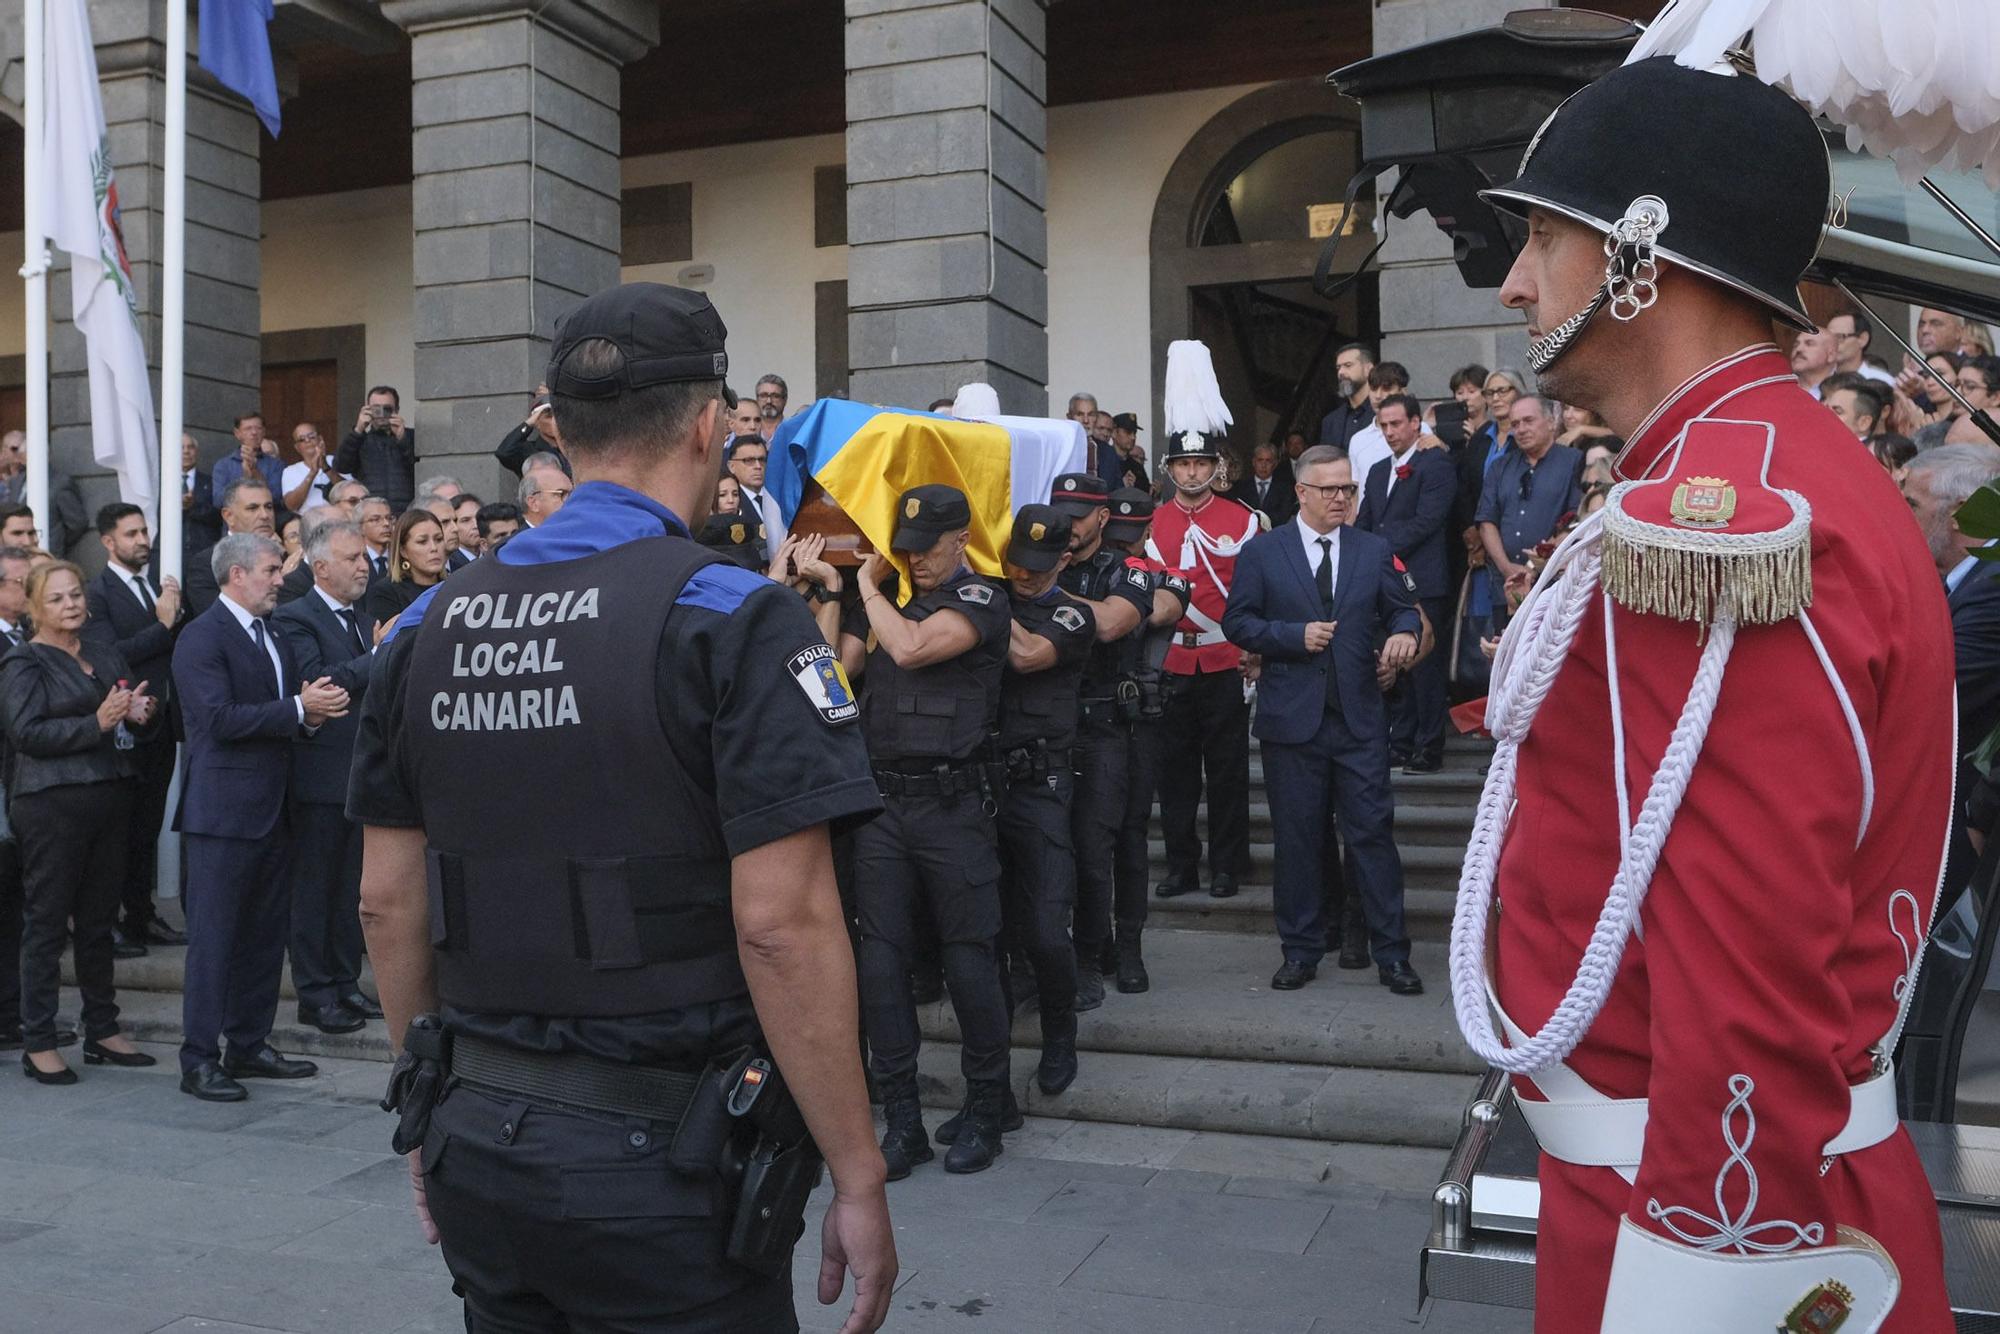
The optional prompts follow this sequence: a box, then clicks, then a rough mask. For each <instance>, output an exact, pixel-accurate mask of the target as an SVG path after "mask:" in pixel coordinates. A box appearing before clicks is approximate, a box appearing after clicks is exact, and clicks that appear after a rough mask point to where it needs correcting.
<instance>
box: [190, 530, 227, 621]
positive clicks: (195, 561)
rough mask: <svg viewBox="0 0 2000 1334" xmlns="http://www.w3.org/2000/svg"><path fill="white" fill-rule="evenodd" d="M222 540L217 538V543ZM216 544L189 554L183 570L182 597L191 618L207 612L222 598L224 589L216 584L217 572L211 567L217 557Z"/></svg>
mask: <svg viewBox="0 0 2000 1334" xmlns="http://www.w3.org/2000/svg"><path fill="white" fill-rule="evenodd" d="M221 540H222V539H220V538H217V539H216V542H220V541H221ZM216 542H210V543H209V544H208V545H207V546H205V547H203V548H202V549H201V550H199V551H190V552H188V554H187V562H186V564H185V565H184V566H183V567H182V569H181V596H182V597H183V598H184V599H185V600H186V601H187V609H188V615H189V617H195V616H199V615H201V614H202V613H203V612H206V611H207V610H208V609H209V608H210V607H213V606H214V605H215V600H216V599H217V598H219V597H221V596H222V589H221V587H220V586H219V585H218V584H217V583H216V582H215V571H214V569H212V568H211V567H210V565H209V562H210V561H211V560H212V559H214V557H215V547H216Z"/></svg>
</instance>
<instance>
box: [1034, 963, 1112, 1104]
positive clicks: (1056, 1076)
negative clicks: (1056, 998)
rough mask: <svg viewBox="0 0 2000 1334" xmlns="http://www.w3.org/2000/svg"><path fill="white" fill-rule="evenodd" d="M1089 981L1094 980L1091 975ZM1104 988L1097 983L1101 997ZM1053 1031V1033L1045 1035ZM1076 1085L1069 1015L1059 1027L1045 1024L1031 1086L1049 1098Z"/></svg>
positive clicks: (1073, 1019) (1073, 1021)
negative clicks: (1038, 1061) (1040, 1049)
mask: <svg viewBox="0 0 2000 1334" xmlns="http://www.w3.org/2000/svg"><path fill="white" fill-rule="evenodd" d="M1091 976H1092V977H1095V976H1097V974H1096V973H1095V972H1093V973H1092V974H1091ZM1103 990H1104V984H1103V983H1102V982H1100V983H1098V993H1099V995H1100V996H1101V995H1102V994H1103ZM1050 1028H1054V1029H1055V1030H1056V1031H1055V1032H1049V1031H1048V1030H1049V1029H1050ZM1075 1082H1076V1016H1075V1015H1069V1016H1067V1017H1066V1019H1065V1021H1064V1022H1063V1023H1061V1024H1059V1025H1057V1024H1045V1025H1044V1026H1043V1032H1042V1059H1041V1062H1040V1064H1038V1065H1037V1066H1036V1067H1035V1083H1036V1084H1037V1085H1039V1086H1040V1087H1041V1090H1042V1092H1043V1093H1045V1094H1047V1095H1048V1096H1049V1097H1051V1098H1053V1097H1055V1096H1056V1094H1058V1093H1061V1092H1062V1091H1063V1090H1064V1089H1066V1088H1068V1087H1069V1086H1070V1085H1071V1084H1073V1083H1075Z"/></svg>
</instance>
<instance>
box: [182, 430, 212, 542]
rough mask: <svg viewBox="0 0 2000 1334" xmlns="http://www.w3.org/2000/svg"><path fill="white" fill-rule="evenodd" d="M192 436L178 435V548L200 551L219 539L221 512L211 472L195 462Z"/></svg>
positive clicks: (195, 447)
mask: <svg viewBox="0 0 2000 1334" xmlns="http://www.w3.org/2000/svg"><path fill="white" fill-rule="evenodd" d="M197 458H198V454H197V446H196V444H195V438H194V437H193V436H191V435H188V434H185V433H183V434H182V436H181V550H182V551H183V552H195V551H200V550H201V549H202V548H203V547H212V546H214V545H215V544H216V543H217V542H219V541H221V540H222V515H221V513H220V512H219V511H217V509H216V508H215V490H214V487H213V485H212V483H211V481H210V477H211V474H209V473H206V472H204V471H202V470H201V469H200V468H198V467H196V466H195V463H196V461H197Z"/></svg>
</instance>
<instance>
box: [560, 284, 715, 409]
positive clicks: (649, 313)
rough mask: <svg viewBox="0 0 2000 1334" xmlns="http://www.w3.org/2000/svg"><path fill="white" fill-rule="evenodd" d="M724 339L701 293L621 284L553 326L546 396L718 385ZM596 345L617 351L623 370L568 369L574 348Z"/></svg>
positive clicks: (613, 394) (603, 394)
mask: <svg viewBox="0 0 2000 1334" xmlns="http://www.w3.org/2000/svg"><path fill="white" fill-rule="evenodd" d="M728 335H729V331H728V330H727V329H725V328H723V327H722V316H721V315H719V314H717V313H716V310H715V305H714V303H713V302H711V301H710V300H709V299H708V298H707V297H705V296H703V295H702V294H701V293H700V292H690V291H688V290H687V289H686V288H685V287H669V286H667V285H666V284H665V283H620V284H619V285H618V286H616V287H608V288H606V289H605V290H604V291H602V292H599V293H598V294H597V295H596V296H593V297H590V298H588V299H587V300H585V301H584V303H583V304H582V305H580V306H578V307H577V308H576V309H575V310H572V311H571V312H570V313H569V314H567V315H565V316H563V317H562V319H560V320H558V321H557V322H556V341H555V346H554V347H552V348H550V349H549V373H548V377H547V378H548V385H549V389H550V390H551V391H552V392H554V393H558V394H562V395H565V396H567V397H569V398H616V397H617V396H618V395H619V394H621V393H626V392H628V391H630V390H634V389H644V388H646V387H647V386H648V385H656V384H675V383H680V382H685V381H689V380H720V379H723V378H724V377H725V376H727V375H728V374H729V354H728V353H727V352H725V351H723V349H722V343H723V339H725V338H726V337H728ZM598 338H601V339H604V340H606V341H607V342H610V343H613V344H616V345H617V348H618V350H619V351H620V352H623V353H624V354H625V358H624V364H623V365H622V366H619V367H618V368H617V369H615V370H613V371H610V372H608V373H606V374H601V375H592V376H585V375H582V374H579V373H575V372H572V371H570V370H569V369H567V362H568V361H569V358H570V354H571V353H573V352H575V351H576V349H577V347H578V345H580V344H582V343H584V342H587V341H589V340H592V339H598Z"/></svg>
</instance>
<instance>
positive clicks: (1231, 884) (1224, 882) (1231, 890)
mask: <svg viewBox="0 0 2000 1334" xmlns="http://www.w3.org/2000/svg"><path fill="white" fill-rule="evenodd" d="M1208 896H1209V897H1210V898H1212V899H1233V898H1235V897H1236V877H1235V876H1233V875H1218V876H1217V877H1215V879H1214V880H1213V881H1212V882H1210V884H1209V886H1208Z"/></svg>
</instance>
